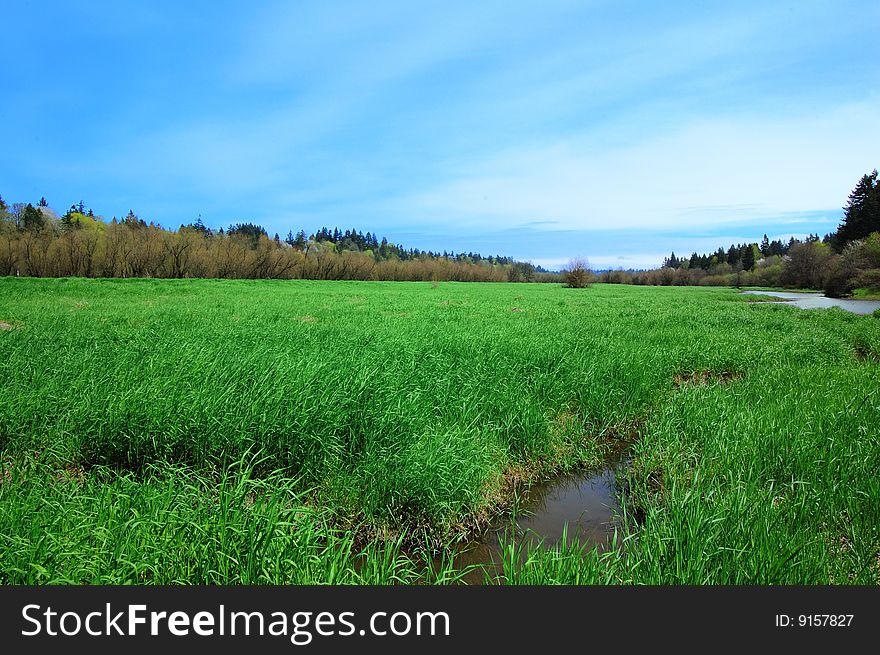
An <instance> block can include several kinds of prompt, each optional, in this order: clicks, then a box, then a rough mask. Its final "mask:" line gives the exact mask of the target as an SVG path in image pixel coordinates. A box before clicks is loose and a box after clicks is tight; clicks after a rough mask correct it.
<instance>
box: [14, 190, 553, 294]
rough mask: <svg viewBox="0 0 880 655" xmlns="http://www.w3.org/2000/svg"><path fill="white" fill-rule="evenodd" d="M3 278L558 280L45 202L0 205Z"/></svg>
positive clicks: (373, 243) (322, 234) (509, 268)
mask: <svg viewBox="0 0 880 655" xmlns="http://www.w3.org/2000/svg"><path fill="white" fill-rule="evenodd" d="M0 275H26V276H34V277H65V276H79V277H122V278H125V277H160V278H189V277H193V278H253V279H312V280H410V281H422V280H454V281H462V282H471V281H480V282H536V281H551V280H552V281H555V280H557V279H558V278H559V276H558V274H554V273H550V272H548V271H546V270H544V269H542V268H541V267H540V266H534V265H533V264H531V263H529V262H521V261H515V260H514V259H512V258H510V257H500V256H491V257H484V256H482V255H480V254H478V253H473V252H468V253H454V252H445V251H444V252H443V253H442V254H441V253H438V252H432V251H430V250H428V251H422V250H419V249H417V248H409V249H406V248H404V247H403V246H402V245H400V244H392V243H389V242H388V240H387V239H386V238H382V239H381V240H380V239H379V238H378V237H377V235H375V234H372V233H370V232H367V233H366V234H364V233H363V232H362V231H359V230H353V229H348V230H345V231H342V230H340V229H339V228H334V229H333V230H329V229H328V228H326V227H323V228H321V229H320V230H318V231H317V232H316V233H314V234H311V235H306V232H305V231H304V230H299V231H298V232H296V233H294V232H293V231H292V230H291V231H289V232H288V235H287V238H285V239H283V240H282V239H281V238H280V237H279V235H278V234H275V235H274V236H273V237H270V236H269V234H268V233H267V231H266V230H265V228H263V227H262V226H260V225H256V224H254V223H250V222H242V223H235V224H233V225H230V226H229V227H228V228H227V229H226V230H223V229H222V228H220V229H219V230H216V231H215V230H213V229H211V228H209V227H207V226H206V225H205V224H204V223H203V222H202V220H201V217H199V218H198V219H197V220H196V221H194V222H192V223H189V224H187V225H181V226H180V227H179V228H178V229H177V230H173V229H166V228H163V227H162V226H161V225H159V224H157V223H154V222H152V221H150V222H147V221H145V220H144V219H142V218H140V217H138V216H137V215H136V214H135V213H134V212H133V211H129V213H128V215H127V216H125V217H124V218H122V219H121V220H118V219H117V218H116V217H115V216H114V217H113V218H112V219H111V220H110V221H105V220H103V219H102V218H101V217H100V216H96V215H95V213H94V212H93V211H92V210H91V209H89V208H86V207H85V205H84V203H83V202H82V201H80V202H79V203H78V204H74V205H71V206H70V208H69V209H68V210H67V211H66V212H65V213H64V214H63V215H61V216H59V215H58V214H57V213H56V212H55V211H53V210H52V209H51V208H50V207H49V205H48V203H47V202H46V199H45V198H41V199H40V201H39V202H38V203H37V204H36V206H35V205H33V204H31V203H27V204H25V203H16V204H12V205H7V203H6V202H4V201H3V198H2V197H0Z"/></svg>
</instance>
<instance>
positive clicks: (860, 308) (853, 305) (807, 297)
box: [742, 291, 880, 314]
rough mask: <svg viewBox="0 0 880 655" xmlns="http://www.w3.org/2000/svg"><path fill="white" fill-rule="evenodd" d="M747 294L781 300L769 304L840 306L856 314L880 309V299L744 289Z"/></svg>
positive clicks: (816, 306) (826, 307)
mask: <svg viewBox="0 0 880 655" xmlns="http://www.w3.org/2000/svg"><path fill="white" fill-rule="evenodd" d="M742 293H744V294H746V295H754V296H773V297H774V298H779V299H780V300H779V301H772V300H771V301H767V304H777V303H778V304H786V305H794V306H795V307H800V308H801V309H828V308H829V307H840V308H841V309H845V310H846V311H848V312H853V313H854V314H870V313H872V312H874V311H877V310H878V309H880V300H851V299H848V298H829V297H827V296H824V295H822V294H821V293H797V292H793V291H743V292H742Z"/></svg>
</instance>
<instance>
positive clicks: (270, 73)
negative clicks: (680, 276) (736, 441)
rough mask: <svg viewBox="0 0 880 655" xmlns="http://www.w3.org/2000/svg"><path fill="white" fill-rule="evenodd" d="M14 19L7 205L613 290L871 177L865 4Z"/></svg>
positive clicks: (473, 5) (779, 230)
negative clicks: (540, 268)
mask: <svg viewBox="0 0 880 655" xmlns="http://www.w3.org/2000/svg"><path fill="white" fill-rule="evenodd" d="M4 5H5V6H4V8H3V12H2V13H3V24H4V29H3V34H4V39H3V41H4V45H3V54H2V57H0V80H2V102H0V148H2V153H3V155H2V157H0V194H2V195H3V198H4V199H5V200H7V202H17V201H31V202H35V201H37V200H38V199H39V198H40V196H45V197H46V198H47V199H48V200H49V203H50V205H51V206H53V207H55V208H56V209H58V210H61V211H63V210H64V209H66V208H67V207H68V206H69V205H70V204H71V203H73V202H77V201H79V200H80V199H82V200H83V201H84V202H85V204H86V205H87V206H90V207H92V208H94V210H95V211H96V212H97V213H99V214H101V215H103V216H105V217H106V218H108V219H109V218H110V217H111V216H113V215H116V216H122V215H124V214H126V213H127V212H128V210H129V209H133V210H134V211H135V212H136V213H137V214H138V215H139V216H141V217H142V218H145V219H147V220H154V221H157V222H159V223H161V224H163V225H167V226H177V225H179V224H180V223H185V222H190V221H192V220H194V219H195V218H196V217H198V216H199V215H201V217H202V219H203V220H204V222H205V223H206V224H208V225H211V226H213V227H220V226H227V225H229V224H230V223H233V222H239V221H253V222H257V223H260V224H262V225H263V226H265V227H266V229H267V230H268V231H269V232H270V233H274V232H280V233H281V234H282V235H284V234H286V233H287V230H288V229H291V228H292V229H294V230H296V229H299V228H303V229H305V230H307V231H308V232H313V231H315V230H317V229H318V228H320V227H321V226H323V225H326V226H328V227H333V226H336V225H338V226H340V227H342V228H349V227H354V228H358V229H361V230H363V231H364V232H366V231H368V230H369V231H372V232H377V233H378V234H380V235H386V236H388V237H389V239H390V240H392V241H395V242H402V243H403V244H404V245H406V246H412V247H419V248H423V249H428V248H430V249H434V250H444V249H448V250H456V251H459V250H465V251H467V250H474V251H479V252H483V253H484V254H496V253H497V254H506V255H511V256H514V257H517V258H519V259H526V260H531V261H534V262H535V263H540V264H543V265H545V266H548V267H556V266H558V265H560V264H562V263H564V262H566V261H567V260H568V259H569V258H571V257H574V256H587V257H588V258H589V259H590V261H591V262H592V263H593V265H594V266H595V267H597V268H599V267H616V266H622V267H624V268H627V267H647V266H655V265H659V264H660V263H661V261H662V258H663V256H664V255H666V254H668V252H669V251H670V250H675V251H676V252H677V253H679V254H682V253H684V254H688V253H690V252H691V251H693V250H698V251H701V252H704V251H711V250H714V249H715V248H716V247H718V246H720V245H725V246H726V245H729V244H730V243H732V242H740V241H745V240H757V239H760V237H761V235H762V234H763V233H765V232H766V233H767V234H769V235H770V237H771V238H774V237H777V236H780V237H781V236H787V235H804V234H807V233H811V232H818V233H819V234H824V233H826V232H829V231H833V230H834V229H835V227H836V225H837V223H838V222H839V220H840V216H841V209H840V208H841V205H843V204H844V202H845V201H846V196H847V194H848V193H849V191H850V190H851V189H852V187H853V186H854V185H855V183H856V182H857V180H858V179H859V177H860V176H861V175H862V174H864V173H866V172H868V171H870V170H871V169H873V168H875V167H877V166H880V133H878V130H877V119H878V117H880V67H878V66H877V52H878V51H877V46H876V41H877V34H878V31H880V30H878V28H880V3H873V2H867V3H866V2H846V1H843V0H834V1H827V2H825V1H820V2H811V1H809V0H803V1H799V2H773V1H768V0H763V1H761V2H729V1H728V2H700V3H694V2H663V3H654V2H650V3H649V2H620V1H617V2H590V1H580V2H566V1H562V0H560V1H553V0H544V1H542V2H516V1H513V0H507V1H505V2H452V1H449V0H447V1H444V2H418V1H415V0H414V1H410V2H380V1H373V2H369V3H367V2H330V1H328V2H277V3H276V2H218V1H214V2H149V3H144V2H124V1H116V2H75V3H73V2H64V3H60V2H59V3H53V2H16V3H4Z"/></svg>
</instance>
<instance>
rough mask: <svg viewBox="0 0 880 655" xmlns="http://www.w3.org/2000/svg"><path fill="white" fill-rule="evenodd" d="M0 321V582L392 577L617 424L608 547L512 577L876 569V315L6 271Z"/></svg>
mask: <svg viewBox="0 0 880 655" xmlns="http://www.w3.org/2000/svg"><path fill="white" fill-rule="evenodd" d="M0 320H2V321H4V322H6V323H8V324H9V325H11V326H12V329H10V330H4V331H2V332H0V376H2V380H3V384H2V385H0V461H2V467H3V469H4V471H5V473H2V474H0V475H3V476H4V477H3V478H2V483H0V580H2V581H4V582H50V581H57V582H135V583H137V582H185V583H194V582H209V583H214V582H218V583H220V582H244V583H252V582H260V583H288V582H291V583H296V582H329V583H348V582H353V583H358V582H376V583H393V582H402V583H407V582H414V581H416V580H417V579H419V575H421V573H423V572H424V566H423V564H422V562H420V561H419V558H422V559H426V558H428V557H429V555H430V549H431V548H438V547H440V548H442V547H443V546H444V545H445V544H449V543H450V542H452V541H455V540H456V539H461V538H464V537H465V536H466V535H467V533H468V532H469V530H470V529H472V528H473V526H475V525H477V524H480V523H481V522H483V521H485V520H486V519H487V517H489V516H491V515H492V514H493V513H495V512H497V511H499V510H501V509H503V508H504V507H505V505H506V503H507V502H509V500H510V492H511V490H512V489H513V488H514V487H515V485H516V483H517V482H519V483H523V482H527V481H528V480H530V479H537V478H539V477H547V476H550V475H552V474H553V473H555V472H557V471H564V470H571V469H574V468H577V467H579V466H593V465H596V464H598V463H599V462H601V460H602V458H603V457H604V456H605V455H606V454H607V452H609V450H610V449H611V448H612V447H613V445H614V444H613V441H614V440H615V439H622V438H629V437H632V436H634V435H635V434H636V433H635V432H634V427H635V426H638V431H637V434H638V437H639V438H638V441H637V442H636V443H635V444H634V446H633V464H632V468H631V470H630V472H629V474H628V475H627V485H626V488H627V494H626V495H625V497H624V499H623V508H624V510H625V511H626V512H627V517H626V519H625V523H626V525H627V530H626V532H625V533H622V534H621V535H619V546H618V547H617V548H614V549H612V550H611V551H610V552H608V553H604V554H601V555H599V554H598V553H590V552H586V551H583V549H577V548H563V549H561V550H559V549H557V550H553V549H549V548H542V549H538V550H536V551H535V552H534V553H531V554H528V555H527V557H525V558H522V557H520V556H519V555H517V556H516V557H512V558H511V559H510V562H509V563H508V565H507V569H509V570H506V571H505V579H507V580H508V581H509V582H523V581H527V582H534V583H541V582H660V583H665V582H688V583H720V582H731V583H736V582H756V583H762V582H781V583H787V582H792V583H793V582H807V583H813V582H821V583H824V582H851V581H869V580H873V581H876V580H877V575H878V565H877V554H878V553H880V538H878V535H877V526H878V525H880V521H878V520H877V519H878V518H880V517H878V516H877V512H878V508H880V489H878V484H877V477H876V465H877V463H878V462H880V445H878V438H877V435H878V432H877V428H876V426H877V418H878V415H880V392H878V393H874V390H876V389H877V388H880V385H878V384H877V382H878V374H880V363H878V361H877V360H876V359H874V358H872V357H870V356H865V354H864V353H877V352H880V321H877V320H876V319H875V318H873V317H856V316H853V315H849V314H846V313H844V312H842V311H839V310H827V311H819V312H804V311H802V310H798V309H796V308H791V307H782V306H753V305H750V304H748V303H745V302H742V300H741V299H740V298H738V297H737V296H736V295H735V294H734V293H733V292H731V291H728V290H718V289H702V288H675V289H658V288H638V287H629V286H606V285H596V286H594V287H593V288H591V289H587V290H574V289H563V288H561V287H559V286H555V285H553V286H551V285H526V284H520V285H513V284H510V285H508V284H494V285H491V284H486V285H481V284H456V283H441V284H439V285H431V284H429V283H425V284H421V283H354V282H352V283H347V282H338V283H328V282H307V281H289V282H273V281H218V280H179V281H173V280H161V281H159V280H76V279H65V280H32V279H2V280H0ZM859 353H861V355H860V354H859ZM694 373H696V374H697V375H693V374H694ZM733 374H735V375H733ZM688 376H690V377H688ZM713 376H718V380H714V379H713ZM721 379H724V380H725V381H724V382H723V383H722V382H721V381H720V380H721ZM676 380H678V381H679V382H678V383H677V382H676ZM682 380H684V382H682ZM688 380H690V381H688ZM872 470H873V473H874V475H871V473H872ZM422 547H424V548H422ZM522 548H526V547H525V546H523V547H522ZM414 553H416V554H417V555H416V557H415V560H413V559H412V557H413V554H414ZM419 553H420V554H419ZM524 562H525V563H524ZM420 572H421V573H420ZM456 576H457V574H456V572H455V571H453V570H452V569H451V568H449V567H446V568H444V569H443V570H440V571H438V572H437V573H436V575H434V576H433V577H431V578H430V580H429V581H437V582H450V581H453V580H454V579H455V578H456ZM872 576H873V577H872Z"/></svg>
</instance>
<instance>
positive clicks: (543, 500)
mask: <svg viewBox="0 0 880 655" xmlns="http://www.w3.org/2000/svg"><path fill="white" fill-rule="evenodd" d="M617 466H618V462H617V461H615V462H613V463H609V465H608V467H607V468H605V469H603V470H600V471H592V472H589V473H578V474H569V475H564V476H561V477H559V478H556V479H555V480H552V481H550V482H546V483H543V484H536V485H533V486H532V487H530V488H529V490H528V491H527V493H526V495H525V497H524V498H523V500H522V502H521V503H520V505H519V506H518V508H517V512H516V514H517V519H516V524H515V526H513V525H512V524H511V519H510V518H504V519H499V520H497V521H496V522H495V523H494V524H492V525H491V526H490V527H489V528H488V529H487V530H486V531H485V532H484V533H483V534H482V535H480V536H479V537H477V538H475V539H473V540H472V541H470V542H469V543H467V544H465V545H463V546H461V547H460V548H458V549H457V550H456V552H455V553H454V555H453V561H454V564H455V566H456V568H458V569H463V568H467V567H470V566H474V567H475V568H474V569H473V570H472V571H471V572H469V573H468V574H467V575H466V576H465V578H464V582H466V583H467V584H483V583H484V582H485V576H486V573H488V574H489V575H490V576H492V577H494V576H497V575H500V574H501V573H502V571H503V569H502V566H501V557H502V548H501V540H502V538H503V537H504V536H505V535H506V534H510V533H511V528H515V531H514V533H513V534H514V539H515V541H516V543H517V544H524V545H528V544H535V545H537V544H538V543H540V542H541V541H542V540H543V544H544V546H547V547H551V546H554V545H556V544H558V543H560V541H561V540H562V537H563V534H564V532H565V530H566V528H567V534H568V543H569V544H580V545H585V546H587V547H592V546H598V547H599V548H604V547H605V546H606V545H607V544H608V543H609V541H610V537H611V536H612V535H613V534H614V530H615V528H616V527H618V523H617V518H616V517H617V514H618V512H619V509H620V508H619V505H618V502H617V480H616V470H617Z"/></svg>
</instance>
